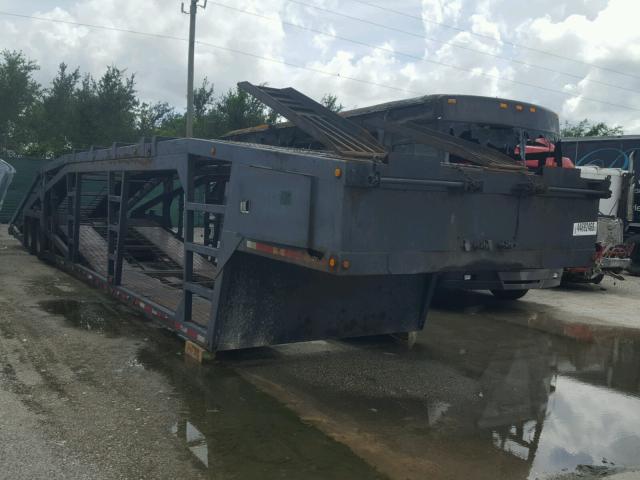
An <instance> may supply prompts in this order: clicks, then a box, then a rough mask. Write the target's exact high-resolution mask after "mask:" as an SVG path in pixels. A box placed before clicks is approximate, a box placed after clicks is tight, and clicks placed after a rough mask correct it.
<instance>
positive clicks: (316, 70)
mask: <svg viewBox="0 0 640 480" xmlns="http://www.w3.org/2000/svg"><path fill="white" fill-rule="evenodd" d="M0 15H6V16H9V17H17V18H23V19H28V20H39V21H43V22H51V23H61V24H65V25H73V26H76V27H86V28H94V29H97V30H108V31H114V32H120V33H128V34H132V35H139V36H143V37H151V38H162V39H166V40H178V41H180V42H188V41H189V39H188V38H184V37H178V36H175V35H167V34H161V33H152V32H140V31H137V30H130V29H128V28H120V27H111V26H106V25H94V24H90V23H82V22H73V21H71V20H60V19H57V18H46V17H36V16H34V15H21V14H19V13H12V12H4V11H0ZM195 43H196V44H197V45H201V46H204V47H211V48H215V49H218V50H223V51H226V52H230V53H237V54H239V55H244V56H247V57H251V58H255V59H258V60H264V61H267V62H272V63H277V64H280V65H285V66H287V67H292V68H299V69H302V70H308V71H310V72H314V73H319V74H321V75H326V76H330V77H336V78H339V79H344V80H349V81H353V82H358V83H363V84H366V85H372V86H375V87H382V88H387V89H389V90H395V91H397V92H405V93H411V94H415V95H424V92H418V91H416V90H410V89H407V88H400V87H395V86H393V85H386V84H384V83H378V82H373V81H370V80H364V79H362V78H355V77H350V76H347V75H341V74H339V73H334V72H329V71H326V70H321V69H319V68H313V67H308V66H306V65H298V64H295V63H291V62H287V61H284V60H278V59H276V58H270V57H265V56H262V55H257V54H255V53H250V52H245V51H243V50H237V49H234V48H230V47H225V46H222V45H215V44H213V43H207V42H202V41H200V40H196V42H195Z"/></svg>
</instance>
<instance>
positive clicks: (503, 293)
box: [491, 288, 529, 300]
mask: <svg viewBox="0 0 640 480" xmlns="http://www.w3.org/2000/svg"><path fill="white" fill-rule="evenodd" d="M528 291H529V290H528V289H526V288H523V289H521V290H491V293H493V296H494V297H496V298H499V299H500V300H518V299H519V298H522V297H524V296H525V295H526V294H527V292H528Z"/></svg>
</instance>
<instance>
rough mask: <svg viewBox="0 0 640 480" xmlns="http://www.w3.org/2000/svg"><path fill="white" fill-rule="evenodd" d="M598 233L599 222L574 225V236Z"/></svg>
mask: <svg viewBox="0 0 640 480" xmlns="http://www.w3.org/2000/svg"><path fill="white" fill-rule="evenodd" d="M597 233H598V222H577V223H574V224H573V236H574V237H581V236H583V235H596V234H597Z"/></svg>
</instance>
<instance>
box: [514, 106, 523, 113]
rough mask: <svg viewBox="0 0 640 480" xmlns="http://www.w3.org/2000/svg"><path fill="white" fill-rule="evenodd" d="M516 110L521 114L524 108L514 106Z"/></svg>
mask: <svg viewBox="0 0 640 480" xmlns="http://www.w3.org/2000/svg"><path fill="white" fill-rule="evenodd" d="M516 110H517V111H519V112H521V111H523V110H524V107H523V106H522V105H516Z"/></svg>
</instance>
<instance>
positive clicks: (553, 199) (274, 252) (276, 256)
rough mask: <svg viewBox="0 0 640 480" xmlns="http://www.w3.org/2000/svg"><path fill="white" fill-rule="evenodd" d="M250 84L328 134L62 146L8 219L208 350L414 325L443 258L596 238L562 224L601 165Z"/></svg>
mask: <svg viewBox="0 0 640 480" xmlns="http://www.w3.org/2000/svg"><path fill="white" fill-rule="evenodd" d="M243 87H244V88H246V89H248V90H250V91H251V92H252V93H254V94H256V95H259V96H260V97H261V98H262V99H263V100H265V101H267V102H268V103H269V104H270V105H271V106H272V107H273V108H276V109H277V110H278V112H279V113H281V114H283V115H286V116H287V117H288V118H289V120H290V121H293V122H295V124H296V125H297V126H299V127H300V128H301V129H304V130H305V131H306V132H307V134H308V135H310V136H311V137H312V138H313V139H314V141H315V142H318V143H320V144H321V145H322V148H323V150H322V151H314V150H309V149H304V150H303V149H297V148H291V147H278V146H268V145H258V144H248V143H240V142H231V141H223V140H202V139H165V140H162V139H158V138H155V139H151V140H148V139H142V140H141V141H140V142H139V143H138V144H135V145H123V146H121V145H118V144H114V145H113V146H112V147H111V148H103V149H97V148H95V149H90V150H89V151H86V152H82V153H74V154H69V155H65V156H62V157H61V158H59V159H57V160H55V161H52V162H50V163H49V164H48V165H47V166H46V167H45V168H44V169H43V170H42V172H41V173H40V175H39V176H38V177H37V178H36V179H35V180H34V184H33V187H32V188H31V190H30V191H29V193H28V194H27V196H26V197H25V198H24V200H23V202H22V203H21V205H20V206H19V209H18V210H17V211H16V214H15V215H14V217H13V219H12V222H11V231H12V233H13V234H14V235H15V236H16V237H17V238H19V239H20V240H21V241H22V243H23V244H24V245H25V247H26V248H28V249H29V250H30V251H31V252H32V253H34V254H37V255H39V256H41V257H42V258H44V259H48V260H49V261H52V262H55V264H57V265H59V266H60V267H62V268H65V269H67V270H69V271H72V272H75V273H77V274H78V275H80V276H82V277H83V278H85V279H86V280H87V281H89V282H90V283H93V284H95V285H98V286H100V287H102V288H103V289H105V290H106V291H107V292H109V293H111V294H112V295H114V296H115V297H117V298H119V299H121V300H122V301H125V302H128V303H130V304H131V305H133V306H135V307H137V308H138V309H140V310H142V311H143V312H144V313H146V314H147V315H148V316H150V317H153V318H156V319H158V320H160V321H162V322H164V323H165V325H167V326H168V327H169V328H171V329H173V330H175V331H177V332H178V333H179V334H180V335H181V336H183V337H185V338H187V339H189V340H191V341H193V342H195V343H197V344H199V345H200V346H202V347H204V348H207V349H209V350H212V351H220V350H231V349H238V348H246V347H255V346H262V345H271V344H279V343H287V342H296V341H303V340H313V339H323V338H340V337H352V336H362V335H373V334H385V333H403V332H413V331H416V330H420V329H421V328H422V326H423V324H424V321H425V318H426V313H427V311H428V309H429V304H430V298H431V292H432V291H433V288H434V283H435V281H434V280H435V278H436V274H437V272H441V271H452V270H453V271H455V270H460V271H466V270H471V271H479V270H494V271H508V270H518V269H520V270H522V269H529V268H536V269H545V268H561V267H563V266H566V265H573V264H582V263H584V262H585V261H587V260H588V258H589V257H590V255H591V254H592V247H593V243H592V240H591V239H590V238H588V237H576V236H573V234H572V229H573V226H574V225H575V224H580V222H583V221H588V220H590V219H592V218H595V216H596V213H597V203H598V199H599V198H600V197H602V196H606V195H607V193H608V183H607V182H606V181H605V182H603V181H599V180H595V181H591V180H586V179H581V178H580V177H579V175H578V174H577V172H575V171H572V170H567V169H559V168H555V169H554V168H550V169H543V170H542V171H541V172H540V173H539V174H533V173H531V172H529V171H527V170H526V168H524V166H523V165H520V164H518V163H515V162H514V161H513V159H512V158H510V157H508V156H506V155H503V154H500V153H499V152H495V151H494V150H491V149H483V148H481V146H479V145H475V144H472V143H469V142H466V141H464V140H459V139H455V138H452V137H448V136H443V135H440V134H438V133H437V132H433V131H429V130H418V128H419V127H411V126H397V125H396V126H394V125H389V126H388V127H387V128H389V129H396V131H398V132H401V134H402V135H414V134H415V135H417V134H418V133H419V138H420V141H421V142H422V144H424V145H425V146H431V147H434V148H437V149H440V150H442V151H445V152H449V154H451V155H454V154H455V155H456V156H457V157H458V158H460V159H462V160H464V161H466V162H469V163H468V164H456V163H451V162H450V163H443V162H442V159H441V158H440V157H439V156H437V155H434V154H432V152H431V151H430V152H425V153H422V152H419V151H411V152H400V151H394V150H393V149H392V148H388V147H385V145H383V144H382V143H380V142H379V141H378V140H376V139H375V138H374V137H373V136H371V135H370V134H369V133H368V132H367V131H366V130H364V129H362V128H361V127H360V126H358V125H357V124H355V123H354V122H351V121H349V120H347V119H344V118H342V117H340V116H338V115H335V114H334V113H332V112H330V111H328V110H327V109H326V108H324V107H322V106H321V105H319V104H317V103H316V102H314V101H312V100H311V99H309V98H307V97H305V96H304V95H302V94H300V93H299V92H297V91H295V90H293V89H283V90H276V89H267V88H266V87H254V86H252V85H249V84H243ZM381 128H385V126H384V124H382V125H381ZM416 132H418V133H416ZM471 162H474V164H471ZM176 211H177V212H176ZM176 213H177V214H176Z"/></svg>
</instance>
